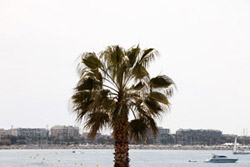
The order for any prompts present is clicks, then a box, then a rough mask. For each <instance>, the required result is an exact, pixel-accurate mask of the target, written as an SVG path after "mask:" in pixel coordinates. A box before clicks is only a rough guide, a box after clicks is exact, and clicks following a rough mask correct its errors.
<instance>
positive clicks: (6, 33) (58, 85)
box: [0, 0, 250, 135]
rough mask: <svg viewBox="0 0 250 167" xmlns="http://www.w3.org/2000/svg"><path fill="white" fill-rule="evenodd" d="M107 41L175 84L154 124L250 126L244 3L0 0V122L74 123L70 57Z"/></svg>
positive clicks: (249, 18) (249, 19)
mask: <svg viewBox="0 0 250 167" xmlns="http://www.w3.org/2000/svg"><path fill="white" fill-rule="evenodd" d="M117 44H119V45H121V46H123V47H124V48H126V49H127V48H129V47H131V46H133V45H137V44H140V46H141V47H142V48H149V47H154V48H156V49H157V50H158V51H159V52H160V54H161V57H160V58H159V59H157V60H156V61H155V62H154V63H153V64H152V66H151V68H150V74H151V76H155V75H158V74H167V75H168V76H170V77H171V78H172V79H173V80H174V81H175V82H176V85H177V87H178V91H176V92H175V96H174V97H173V98H172V99H171V103H172V110H171V112H169V113H168V114H166V115H165V116H164V117H163V119H162V120H159V121H158V123H159V125H160V126H162V127H165V128H170V129H171V131H172V132H175V130H177V129H179V128H184V129H187V128H192V129H218V130H222V131H223V133H230V134H239V135H241V134H242V133H243V128H245V129H247V128H248V129H249V130H250V121H249V119H250V47H249V46H250V1H249V0H209V1H202V0H189V1H187V0H174V1H173V0H162V1H159V0H154V1H152V0H151V1H146V0H142V1H135V0H126V1H118V0H113V1H112V0H105V1H101V0H100V1H95V0H85V1H83V0H79V1H77V0H74V1H72V0H68V1H64V0H53V1H51V0H36V1H34V0H23V1H19V0H0V60H1V61H0V79H1V82H0V128H5V129H9V128H10V127H11V125H13V126H14V128H17V127H24V128H25V127H32V128H45V127H46V125H48V126H49V127H51V126H53V125H77V124H76V123H75V115H73V114H71V113H70V112H69V110H68V102H69V99H70V97H71V95H72V93H73V88H74V86H75V85H76V82H77V79H78V78H77V75H76V71H75V68H76V65H77V63H78V62H77V61H76V60H77V57H78V56H79V55H80V54H81V53H83V52H90V51H91V52H92V51H94V52H100V51H101V50H103V49H105V47H106V46H108V45H117ZM249 134H250V131H249Z"/></svg>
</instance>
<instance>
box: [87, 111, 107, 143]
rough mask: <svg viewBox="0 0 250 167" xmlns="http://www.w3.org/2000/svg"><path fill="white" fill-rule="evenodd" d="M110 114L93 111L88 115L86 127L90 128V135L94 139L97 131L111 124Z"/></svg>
mask: <svg viewBox="0 0 250 167" xmlns="http://www.w3.org/2000/svg"><path fill="white" fill-rule="evenodd" d="M109 121H110V119H109V115H108V114H107V113H103V112H93V113H90V114H89V115H88V118H87V122H86V123H85V128H86V129H90V132H89V137H90V138H91V139H94V137H95V135H96V133H97V132H98V131H99V130H101V129H102V128H103V127H105V126H108V124H109Z"/></svg>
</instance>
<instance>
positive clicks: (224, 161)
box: [205, 159, 238, 163]
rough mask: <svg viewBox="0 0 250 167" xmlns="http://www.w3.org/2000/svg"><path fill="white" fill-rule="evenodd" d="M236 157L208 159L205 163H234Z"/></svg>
mask: <svg viewBox="0 0 250 167" xmlns="http://www.w3.org/2000/svg"><path fill="white" fill-rule="evenodd" d="M236 161H238V159H209V160H206V161H205V162H207V163H235V162H236Z"/></svg>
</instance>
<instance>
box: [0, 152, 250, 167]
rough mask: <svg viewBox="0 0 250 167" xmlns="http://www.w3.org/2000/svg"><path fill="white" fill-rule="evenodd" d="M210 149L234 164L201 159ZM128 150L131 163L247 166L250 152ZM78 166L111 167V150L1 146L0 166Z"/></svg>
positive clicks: (137, 166) (166, 166) (156, 166)
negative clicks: (28, 148) (15, 148)
mask: <svg viewBox="0 0 250 167" xmlns="http://www.w3.org/2000/svg"><path fill="white" fill-rule="evenodd" d="M72 151H75V153H73V152H72ZM212 153H215V154H223V155H226V156H228V157H231V158H232V157H237V158H239V160H238V162H237V163H234V164H211V163H204V162H203V161H204V160H205V159H207V158H209V157H210V156H211V154H212ZM129 154H130V159H131V161H130V166H131V167H250V155H237V156H235V155H233V154H232V151H214V150H213V151H212V150H204V151H203V150H202V151H201V150H195V151H194V150H130V152H129ZM189 160H192V161H197V162H188V161H189ZM81 166H83V167H112V166H113V150H0V167H81Z"/></svg>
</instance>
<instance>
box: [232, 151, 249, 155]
mask: <svg viewBox="0 0 250 167" xmlns="http://www.w3.org/2000/svg"><path fill="white" fill-rule="evenodd" d="M233 154H237V155H249V154H250V152H244V151H237V152H233Z"/></svg>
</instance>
